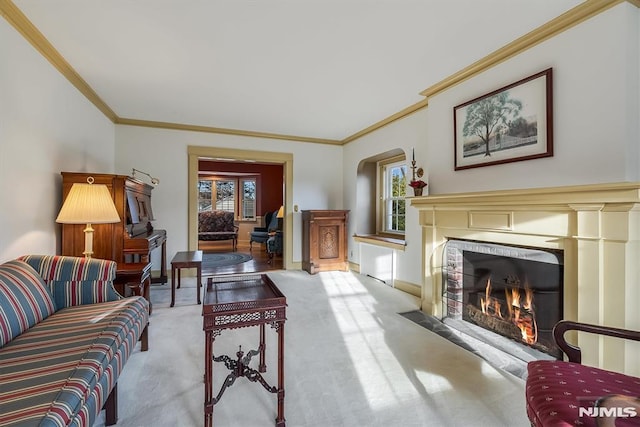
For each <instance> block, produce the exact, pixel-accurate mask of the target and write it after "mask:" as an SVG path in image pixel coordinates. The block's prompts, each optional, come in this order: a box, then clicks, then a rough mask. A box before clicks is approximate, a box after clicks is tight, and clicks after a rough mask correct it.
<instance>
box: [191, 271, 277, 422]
mask: <svg viewBox="0 0 640 427" xmlns="http://www.w3.org/2000/svg"><path fill="white" fill-rule="evenodd" d="M286 307H287V299H286V298H285V296H284V295H283V294H282V292H280V290H279V289H278V288H277V287H276V285H275V284H274V283H273V282H272V281H271V279H270V278H269V277H268V276H267V275H266V274H262V275H256V274H254V275H246V276H226V277H225V276H217V277H210V278H209V279H208V280H207V290H206V292H205V295H204V304H203V306H202V316H203V329H204V332H205V343H204V346H205V347H204V348H205V351H204V357H205V360H204V379H205V381H204V425H205V427H212V426H213V406H214V405H215V404H216V403H218V402H219V401H220V399H221V398H222V394H223V393H224V391H225V390H226V389H227V387H229V386H231V385H233V383H234V382H235V380H236V379H237V378H238V377H245V378H247V379H248V380H249V381H252V382H259V383H260V384H261V385H262V386H263V387H264V388H265V389H266V390H267V391H269V392H270V393H276V394H277V396H278V415H277V418H276V421H275V422H276V427H285V419H284V322H285V320H286V319H287V318H286ZM265 324H270V325H271V327H272V328H274V329H275V330H276V332H277V333H278V386H277V387H273V386H270V385H269V384H268V383H267V382H266V380H265V379H264V378H263V376H262V374H261V373H262V372H266V370H267V366H266V364H265V351H266V346H265ZM247 326H260V343H259V345H258V348H257V349H256V350H250V351H248V352H246V355H245V352H244V351H243V350H242V348H241V347H240V348H239V349H238V351H237V352H236V358H231V357H229V356H226V355H221V356H217V357H216V356H215V355H214V354H213V342H214V340H215V338H216V337H217V336H218V335H220V334H221V333H222V330H223V329H237V328H244V327H247ZM256 355H259V357H260V360H259V364H258V369H257V370H256V369H253V368H250V367H249V363H250V361H251V357H253V356H256ZM214 361H215V362H223V363H224V364H225V366H226V367H227V369H229V370H230V371H231V373H229V374H228V375H227V378H226V379H225V380H224V383H223V385H222V386H221V388H220V391H219V392H218V394H217V396H216V397H213V362H214Z"/></svg>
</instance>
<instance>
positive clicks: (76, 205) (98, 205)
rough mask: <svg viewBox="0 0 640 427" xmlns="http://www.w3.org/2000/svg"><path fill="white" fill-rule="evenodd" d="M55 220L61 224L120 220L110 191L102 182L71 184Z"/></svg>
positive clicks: (106, 222) (103, 222)
mask: <svg viewBox="0 0 640 427" xmlns="http://www.w3.org/2000/svg"><path fill="white" fill-rule="evenodd" d="M56 222H59V223H61V224H110V223H114V222H120V216H118V211H117V210H116V206H115V205H114V204H113V199H112V198H111V193H109V189H108V188H107V186H106V185H104V184H78V183H76V184H73V186H72V187H71V191H69V194H68V195H67V198H66V199H65V201H64V204H63V205H62V209H60V213H59V214H58V217H57V218H56Z"/></svg>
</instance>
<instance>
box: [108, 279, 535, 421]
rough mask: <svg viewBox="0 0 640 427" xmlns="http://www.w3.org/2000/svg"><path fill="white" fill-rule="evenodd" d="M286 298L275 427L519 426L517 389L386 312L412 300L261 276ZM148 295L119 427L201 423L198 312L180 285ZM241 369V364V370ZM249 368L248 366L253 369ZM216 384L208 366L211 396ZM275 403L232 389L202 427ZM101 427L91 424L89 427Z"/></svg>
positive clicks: (237, 333)
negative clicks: (145, 328)
mask: <svg viewBox="0 0 640 427" xmlns="http://www.w3.org/2000/svg"><path fill="white" fill-rule="evenodd" d="M269 275H270V277H271V278H272V279H273V280H274V282H275V283H276V284H277V285H278V286H279V288H280V290H281V291H282V292H283V293H284V294H285V295H286V296H287V302H288V308H287V319H288V320H287V322H286V325H285V346H286V356H285V384H286V386H285V392H286V398H285V417H286V420H287V426H289V427H297V426H317V427H327V426H345V427H350V426H403V427H407V426H528V425H529V423H528V421H527V418H526V414H525V407H524V382H523V381H522V380H521V379H519V378H516V377H514V376H512V375H511V374H508V373H505V372H503V371H501V370H498V369H496V368H493V367H492V366H490V365H489V364H488V363H487V362H485V361H484V360H482V359H481V358H479V357H478V356H476V355H474V354H473V353H470V352H468V351H466V350H464V349H462V348H460V347H458V346H457V345H455V344H452V343H451V342H449V341H447V340H446V339H444V338H442V337H440V336H438V335H436V334H434V333H433V332H430V331H428V330H427V329H425V328H423V327H421V326H418V325H416V324H415V323H413V322H411V321H410V320H407V319H405V318H403V317H402V316H400V315H398V314H397V313H400V312H406V311H410V310H415V309H417V308H418V307H419V304H418V300H417V299H416V298H415V297H413V296H411V295H409V294H406V293H404V292H401V291H398V290H395V289H392V288H390V287H388V286H385V285H384V284H381V283H380V282H378V281H376V280H374V279H371V278H368V277H365V276H361V275H358V274H352V273H341V272H326V273H319V274H317V275H315V276H311V275H309V274H307V273H306V272H304V271H277V272H273V273H270V274H269ZM170 292H171V291H170V287H169V286H168V285H164V286H154V287H152V289H151V298H152V301H153V303H154V311H153V314H152V316H151V325H150V336H149V338H150V339H149V345H150V350H149V351H148V352H145V353H142V352H140V350H139V346H138V348H136V350H135V351H134V352H133V354H132V355H131V357H130V358H129V360H128V362H127V364H126V365H125V368H124V371H123V373H122V375H121V376H120V379H119V381H118V384H119V421H118V424H117V425H118V426H120V427H133V426H200V425H202V424H203V393H204V386H203V382H202V380H203V369H204V368H203V366H204V361H203V348H204V333H203V332H202V316H201V306H199V305H197V304H196V295H195V279H194V278H183V283H182V288H181V289H178V290H177V295H176V305H175V307H173V308H169V301H170ZM257 334H258V328H256V327H254V328H244V329H238V330H227V331H224V332H223V333H222V335H221V336H219V337H218V338H217V339H216V341H215V353H216V354H228V355H230V356H233V355H234V354H235V352H236V351H237V349H238V345H239V344H242V348H243V349H244V350H249V349H252V348H255V347H256V343H257V339H258V335H257ZM275 343H276V333H275V331H273V330H272V329H270V328H267V373H266V374H265V377H266V379H267V381H269V382H270V383H271V384H275V372H276V369H275V367H276V363H275V357H276V352H275ZM252 363H253V362H252ZM255 363H257V360H255ZM226 375H227V371H226V368H225V367H224V365H222V364H221V363H216V364H215V365H214V382H215V386H214V393H217V391H218V389H219V387H220V384H221V381H222V380H223V379H224V377H225V376H226ZM275 416H276V396H275V394H271V393H268V392H267V391H266V390H264V389H263V388H262V386H260V385H259V384H256V383H251V382H249V381H248V380H246V378H239V379H238V380H237V381H236V383H235V384H234V385H233V386H232V387H231V388H229V389H227V391H226V392H225V394H224V396H223V398H222V400H221V401H220V403H219V404H217V405H216V406H215V410H214V425H215V426H218V427H223V426H243V427H253V426H256V427H258V426H273V425H274V420H275ZM102 426H103V419H102V418H101V419H99V420H98V422H97V423H96V427H102Z"/></svg>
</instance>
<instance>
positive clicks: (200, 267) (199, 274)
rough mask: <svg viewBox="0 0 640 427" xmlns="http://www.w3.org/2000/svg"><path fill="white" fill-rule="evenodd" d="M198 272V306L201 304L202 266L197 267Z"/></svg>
mask: <svg viewBox="0 0 640 427" xmlns="http://www.w3.org/2000/svg"><path fill="white" fill-rule="evenodd" d="M196 271H197V276H198V279H197V280H198V283H197V285H198V287H197V292H198V304H200V288H201V287H202V265H201V264H198V266H197V267H196Z"/></svg>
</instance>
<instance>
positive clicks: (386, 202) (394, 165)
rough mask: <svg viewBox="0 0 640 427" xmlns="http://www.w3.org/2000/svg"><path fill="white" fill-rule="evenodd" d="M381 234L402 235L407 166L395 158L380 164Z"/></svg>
mask: <svg viewBox="0 0 640 427" xmlns="http://www.w3.org/2000/svg"><path fill="white" fill-rule="evenodd" d="M380 174H381V176H382V185H381V189H382V191H381V194H380V198H381V200H382V203H381V215H382V218H383V219H382V222H381V223H382V230H381V231H382V232H383V233H396V234H397V233H399V234H404V230H405V204H406V202H405V195H406V189H407V165H406V163H405V161H404V159H403V160H400V161H398V160H397V158H396V159H393V160H390V161H388V162H380Z"/></svg>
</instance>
